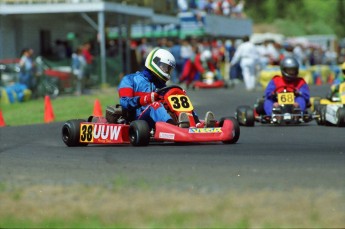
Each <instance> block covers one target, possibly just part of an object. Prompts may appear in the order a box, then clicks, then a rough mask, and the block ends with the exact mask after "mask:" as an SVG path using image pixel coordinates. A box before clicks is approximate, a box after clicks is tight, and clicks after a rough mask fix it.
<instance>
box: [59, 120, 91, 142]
mask: <svg viewBox="0 0 345 229" xmlns="http://www.w3.org/2000/svg"><path fill="white" fill-rule="evenodd" d="M82 122H85V120H83V119H73V120H69V121H67V122H66V123H65V124H64V125H63V126H62V141H63V142H64V143H65V144H66V145H67V146H69V147H74V146H87V145H88V143H80V142H79V139H80V123H82Z"/></svg>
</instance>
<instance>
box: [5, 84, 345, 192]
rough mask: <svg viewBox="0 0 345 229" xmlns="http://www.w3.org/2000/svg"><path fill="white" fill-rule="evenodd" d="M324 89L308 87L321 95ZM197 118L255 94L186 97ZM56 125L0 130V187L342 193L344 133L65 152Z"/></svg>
mask: <svg viewBox="0 0 345 229" xmlns="http://www.w3.org/2000/svg"><path fill="white" fill-rule="evenodd" d="M327 89H328V86H313V87H311V94H312V96H323V95H325V94H326V91H327ZM188 93H189V96H190V98H191V101H192V102H193V105H194V108H195V109H196V111H197V113H198V114H199V115H200V116H201V117H202V116H203V114H204V113H205V112H206V111H207V110H212V111H214V113H215V114H216V116H217V118H220V117H223V116H233V115H234V112H235V109H236V107H237V106H239V105H246V104H247V105H253V104H254V102H255V100H256V98H258V97H259V96H261V95H262V93H263V92H262V91H257V92H245V91H244V89H243V85H238V86H237V87H235V88H234V89H210V90H196V91H188ZM62 125H63V123H61V122H59V123H52V124H41V125H30V126H20V127H4V128H0V141H1V144H0V182H1V183H5V184H6V185H9V186H11V185H13V186H19V187H20V186H26V185H35V184H39V185H41V184H43V185H46V184H47V185H72V184H86V185H96V184H101V185H106V186H112V185H116V184H118V183H121V182H122V183H126V185H129V186H131V185H133V187H136V186H138V185H143V186H145V187H152V188H169V189H170V188H172V189H182V190H184V189H188V190H205V191H217V190H239V191H242V190H243V191H246V190H248V191H249V190H250V191H255V190H261V189H273V190H291V189H295V188H302V189H304V188H306V189H323V190H337V191H342V192H344V190H345V141H344V133H345V129H344V128H338V127H326V126H317V124H316V122H315V121H312V122H310V123H307V124H302V125H298V126H285V127H283V126H279V127H278V126H270V125H262V124H256V126H255V127H241V136H240V139H239V141H238V143H237V144H234V145H224V144H222V143H214V144H187V145H185V144H172V143H168V144H151V145H149V146H147V147H132V146H130V145H118V146H95V145H94V146H88V147H77V148H69V147H66V146H65V145H64V143H63V142H62V140H61V127H62Z"/></svg>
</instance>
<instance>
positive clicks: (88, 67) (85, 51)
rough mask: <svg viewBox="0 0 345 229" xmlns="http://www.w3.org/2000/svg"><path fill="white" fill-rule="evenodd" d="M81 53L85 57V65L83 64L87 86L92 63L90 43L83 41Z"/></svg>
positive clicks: (86, 85)
mask: <svg viewBox="0 0 345 229" xmlns="http://www.w3.org/2000/svg"><path fill="white" fill-rule="evenodd" d="M82 54H83V56H84V58H85V61H86V66H85V72H84V76H85V87H88V86H89V84H90V78H91V72H92V67H93V66H92V65H93V59H94V57H93V55H92V54H91V44H90V42H86V43H84V45H83V47H82Z"/></svg>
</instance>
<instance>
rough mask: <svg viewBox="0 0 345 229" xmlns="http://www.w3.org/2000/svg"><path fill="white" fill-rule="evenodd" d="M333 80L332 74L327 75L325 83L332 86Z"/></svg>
mask: <svg viewBox="0 0 345 229" xmlns="http://www.w3.org/2000/svg"><path fill="white" fill-rule="evenodd" d="M333 80H334V76H333V74H329V76H328V79H327V83H328V84H333Z"/></svg>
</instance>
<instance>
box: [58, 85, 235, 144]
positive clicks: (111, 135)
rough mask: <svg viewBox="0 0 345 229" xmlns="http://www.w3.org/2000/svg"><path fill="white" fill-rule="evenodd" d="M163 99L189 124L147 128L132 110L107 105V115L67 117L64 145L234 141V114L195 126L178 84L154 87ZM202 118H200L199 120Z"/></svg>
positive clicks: (173, 113) (164, 102)
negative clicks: (186, 117) (207, 126)
mask: <svg viewBox="0 0 345 229" xmlns="http://www.w3.org/2000/svg"><path fill="white" fill-rule="evenodd" d="M157 93H158V94H159V95H160V96H161V99H162V101H161V102H162V103H163V104H164V106H165V108H166V109H167V110H168V112H169V114H170V115H171V116H172V118H173V119H175V120H176V121H177V117H178V115H179V114H180V113H181V112H185V113H187V114H188V117H189V121H190V127H189V128H182V127H178V126H176V125H173V124H169V123H166V122H156V124H155V127H154V128H153V129H150V127H149V125H148V123H147V122H146V121H145V120H134V118H133V113H132V112H128V111H126V110H124V109H122V108H121V106H119V105H116V106H108V107H107V110H106V117H93V116H90V117H89V119H88V120H87V121H86V120H81V119H74V120H69V121H67V122H66V123H65V124H64V125H63V127H62V140H63V142H64V143H65V144H66V145H67V146H86V145H88V144H129V143H130V144H132V145H133V146H146V145H148V144H149V142H179V143H182V142H186V143H198V142H200V143H201V142H223V143H225V144H233V143H236V142H237V141H238V139H239V137H240V127H239V124H238V122H237V120H236V119H235V118H234V117H225V118H221V119H220V120H217V121H216V123H215V127H212V128H197V127H196V123H195V120H194V117H193V115H192V111H193V105H192V103H191V101H190V99H189V97H188V96H187V95H186V92H185V91H184V90H183V89H182V88H181V87H179V86H168V87H165V88H162V89H160V90H158V91H157ZM201 121H203V120H201Z"/></svg>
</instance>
